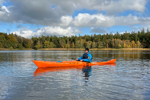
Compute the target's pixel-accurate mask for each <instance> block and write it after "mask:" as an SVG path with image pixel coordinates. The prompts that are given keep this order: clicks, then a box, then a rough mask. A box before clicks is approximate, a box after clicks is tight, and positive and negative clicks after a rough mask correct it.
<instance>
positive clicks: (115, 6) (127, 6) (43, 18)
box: [0, 0, 147, 26]
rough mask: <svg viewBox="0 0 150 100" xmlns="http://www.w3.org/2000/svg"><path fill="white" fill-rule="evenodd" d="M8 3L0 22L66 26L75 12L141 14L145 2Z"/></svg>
mask: <svg viewBox="0 0 150 100" xmlns="http://www.w3.org/2000/svg"><path fill="white" fill-rule="evenodd" d="M0 1H1V2H4V1H3V0H0ZM5 2H7V1H5ZM10 2H11V3H10V4H12V5H11V6H9V7H5V6H3V7H0V8H3V9H5V12H10V13H5V15H4V14H3V16H2V14H1V15H0V21H3V22H9V23H13V22H16V23H18V22H19V23H20V22H21V23H28V24H39V25H46V26H56V25H57V26H68V25H70V21H72V18H71V17H70V16H71V15H72V14H73V13H74V11H76V10H82V9H88V10H98V11H106V13H109V14H114V13H116V12H124V11H126V10H133V11H139V12H143V11H144V10H145V6H146V2H147V0H92V1H91V0H86V1H85V0H42V1H41V0H10ZM53 6H55V7H53ZM4 16H5V17H4ZM93 20H94V19H93Z"/></svg>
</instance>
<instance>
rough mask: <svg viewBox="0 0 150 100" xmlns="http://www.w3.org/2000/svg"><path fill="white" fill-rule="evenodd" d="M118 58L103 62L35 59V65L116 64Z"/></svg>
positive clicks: (42, 66)
mask: <svg viewBox="0 0 150 100" xmlns="http://www.w3.org/2000/svg"><path fill="white" fill-rule="evenodd" d="M115 61H116V59H111V60H107V61H102V62H91V63H88V62H81V61H75V60H73V61H62V62H57V61H38V60H33V62H34V63H35V65H36V66H37V67H39V68H44V67H51V68H52V67H53V68H55V67H76V66H94V65H106V64H114V63H115Z"/></svg>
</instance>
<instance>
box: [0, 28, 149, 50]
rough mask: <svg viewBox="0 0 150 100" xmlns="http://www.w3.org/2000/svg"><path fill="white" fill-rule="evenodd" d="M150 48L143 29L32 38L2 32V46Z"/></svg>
mask: <svg viewBox="0 0 150 100" xmlns="http://www.w3.org/2000/svg"><path fill="white" fill-rule="evenodd" d="M86 47H88V48H150V32H149V30H148V29H147V30H146V31H145V30H144V29H143V30H142V31H138V32H131V33H129V32H125V33H123V34H119V33H118V32H117V33H115V34H112V33H110V34H108V33H107V34H103V35H101V34H92V35H84V36H80V35H79V36H71V37H67V36H63V37H59V36H55V35H53V36H43V35H42V36H40V37H32V38H31V39H28V38H24V37H21V36H18V35H16V34H13V33H10V34H7V33H3V32H0V48H8V49H20V50H22V49H25V48H32V49H36V50H37V49H40V48H86Z"/></svg>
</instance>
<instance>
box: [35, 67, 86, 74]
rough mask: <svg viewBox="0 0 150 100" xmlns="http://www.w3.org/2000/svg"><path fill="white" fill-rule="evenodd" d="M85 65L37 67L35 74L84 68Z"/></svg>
mask: <svg viewBox="0 0 150 100" xmlns="http://www.w3.org/2000/svg"><path fill="white" fill-rule="evenodd" d="M83 68H84V66H76V67H52V68H51V67H50V68H37V69H36V70H35V72H34V74H33V75H34V76H42V75H43V74H45V73H48V72H60V71H66V70H82V69H83Z"/></svg>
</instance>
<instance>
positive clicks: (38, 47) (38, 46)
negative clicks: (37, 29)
mask: <svg viewBox="0 0 150 100" xmlns="http://www.w3.org/2000/svg"><path fill="white" fill-rule="evenodd" d="M34 47H35V49H36V50H38V49H40V48H41V47H42V45H41V43H40V41H38V42H37V44H36V45H35V46H34Z"/></svg>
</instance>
